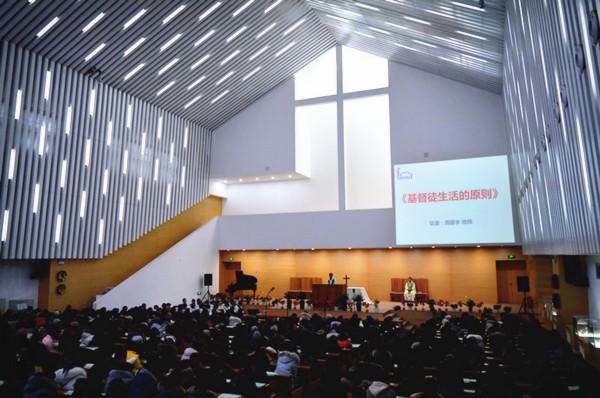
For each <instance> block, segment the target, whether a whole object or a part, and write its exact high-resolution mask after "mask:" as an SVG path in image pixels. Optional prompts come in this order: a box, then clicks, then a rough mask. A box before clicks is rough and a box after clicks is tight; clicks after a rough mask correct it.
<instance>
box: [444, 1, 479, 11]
mask: <svg viewBox="0 0 600 398" xmlns="http://www.w3.org/2000/svg"><path fill="white" fill-rule="evenodd" d="M452 4H454V5H455V6H459V7H464V8H468V9H470V10H475V11H480V12H484V11H485V8H480V7H479V6H474V5H471V4H465V3H461V2H460V1H453V2H452Z"/></svg>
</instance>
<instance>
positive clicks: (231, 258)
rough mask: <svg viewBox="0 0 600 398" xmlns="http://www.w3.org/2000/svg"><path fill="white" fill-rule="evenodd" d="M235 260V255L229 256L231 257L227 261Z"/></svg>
mask: <svg viewBox="0 0 600 398" xmlns="http://www.w3.org/2000/svg"><path fill="white" fill-rule="evenodd" d="M233 260H235V259H234V258H233V257H229V258H228V259H227V261H233Z"/></svg>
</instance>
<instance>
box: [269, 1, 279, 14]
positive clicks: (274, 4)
mask: <svg viewBox="0 0 600 398" xmlns="http://www.w3.org/2000/svg"><path fill="white" fill-rule="evenodd" d="M282 1H283V0H276V1H275V2H274V3H273V4H271V5H270V6H268V7H267V8H265V14H267V13H268V12H269V11H271V10H272V9H273V8H275V7H277V6H278V5H279V4H280V3H281V2H282Z"/></svg>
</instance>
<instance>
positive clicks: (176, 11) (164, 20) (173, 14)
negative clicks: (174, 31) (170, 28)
mask: <svg viewBox="0 0 600 398" xmlns="http://www.w3.org/2000/svg"><path fill="white" fill-rule="evenodd" d="M184 9H185V4H182V5H180V6H179V7H177V8H176V9H175V10H173V12H172V13H170V14H169V15H167V16H166V18H165V19H163V21H162V24H163V25H164V24H167V23H169V22H170V21H171V20H172V19H173V18H175V17H176V16H177V15H178V14H179V13H180V12H181V11H183V10H184Z"/></svg>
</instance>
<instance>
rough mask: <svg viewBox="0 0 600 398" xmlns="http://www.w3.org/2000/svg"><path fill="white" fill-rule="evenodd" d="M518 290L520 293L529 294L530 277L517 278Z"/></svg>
mask: <svg viewBox="0 0 600 398" xmlns="http://www.w3.org/2000/svg"><path fill="white" fill-rule="evenodd" d="M517 290H518V291H519V293H527V292H529V277H528V276H517Z"/></svg>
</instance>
